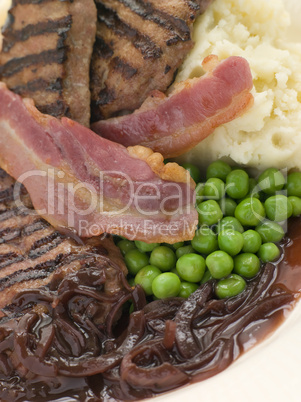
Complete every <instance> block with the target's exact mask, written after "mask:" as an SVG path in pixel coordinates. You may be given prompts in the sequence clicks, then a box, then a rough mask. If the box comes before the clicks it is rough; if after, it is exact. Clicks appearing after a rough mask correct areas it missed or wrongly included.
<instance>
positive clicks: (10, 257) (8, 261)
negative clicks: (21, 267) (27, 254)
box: [0, 252, 24, 269]
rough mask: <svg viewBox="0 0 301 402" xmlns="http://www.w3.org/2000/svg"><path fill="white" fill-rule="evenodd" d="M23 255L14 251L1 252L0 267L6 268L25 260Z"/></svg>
mask: <svg viewBox="0 0 301 402" xmlns="http://www.w3.org/2000/svg"><path fill="white" fill-rule="evenodd" d="M23 259H24V258H23V256H22V255H20V254H17V253H14V252H9V253H6V254H0V269H3V268H6V267H8V266H9V265H12V264H15V263H17V262H20V261H23Z"/></svg>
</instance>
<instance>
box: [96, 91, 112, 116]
mask: <svg viewBox="0 0 301 402" xmlns="http://www.w3.org/2000/svg"><path fill="white" fill-rule="evenodd" d="M114 99H116V94H115V91H114V90H113V89H109V88H104V89H102V90H101V91H100V92H99V98H98V99H97V101H92V107H93V106H102V105H106V104H108V103H110V102H112V101H113V100H114ZM95 112H96V110H95Z"/></svg>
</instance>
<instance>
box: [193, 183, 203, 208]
mask: <svg viewBox="0 0 301 402" xmlns="http://www.w3.org/2000/svg"><path fill="white" fill-rule="evenodd" d="M204 188H205V183H198V184H197V185H196V188H195V195H196V200H195V202H196V204H199V203H200V202H202V201H204V199H205V196H204Z"/></svg>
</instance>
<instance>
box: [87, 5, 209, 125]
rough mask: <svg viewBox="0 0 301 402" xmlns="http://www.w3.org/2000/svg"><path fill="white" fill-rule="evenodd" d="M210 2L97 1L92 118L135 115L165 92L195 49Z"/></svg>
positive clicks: (92, 77)
mask: <svg viewBox="0 0 301 402" xmlns="http://www.w3.org/2000/svg"><path fill="white" fill-rule="evenodd" d="M210 1H211V0H192V1H190V0H189V1H188V0H164V1H158V0H148V1H147V0H96V5H97V10H98V24H97V35H96V41H95V45H94V52H93V57H92V65H91V83H90V86H91V95H92V120H93V121H97V120H101V119H106V118H108V117H111V116H116V115H118V114H120V113H122V112H125V111H133V110H134V109H137V108H138V107H140V106H141V104H142V102H143V101H144V100H145V98H146V97H147V96H148V94H149V92H150V91H152V90H154V89H158V90H160V91H163V92H164V91H165V90H166V89H167V87H168V86H169V85H170V83H171V82H172V80H173V77H174V74H175V72H176V70H177V68H178V67H179V66H180V64H181V63H182V61H183V59H184V57H185V56H186V54H187V53H188V52H189V50H190V49H191V47H192V41H191V30H192V24H193V22H194V20H195V18H196V17H197V16H198V15H199V14H200V13H202V12H204V11H205V9H206V8H207V6H208V4H209V3H210Z"/></svg>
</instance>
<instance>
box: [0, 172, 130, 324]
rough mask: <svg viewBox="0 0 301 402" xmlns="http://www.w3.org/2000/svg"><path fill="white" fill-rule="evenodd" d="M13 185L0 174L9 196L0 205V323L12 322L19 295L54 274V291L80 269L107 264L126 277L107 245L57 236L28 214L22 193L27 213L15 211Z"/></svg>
mask: <svg viewBox="0 0 301 402" xmlns="http://www.w3.org/2000/svg"><path fill="white" fill-rule="evenodd" d="M14 183H15V182H14V180H13V179H11V178H10V177H9V176H8V175H7V174H6V173H5V172H4V171H3V170H2V169H0V188H1V193H2V194H3V196H4V195H5V194H6V195H7V196H8V198H7V199H5V198H4V199H3V202H2V203H1V204H0V273H1V278H0V309H1V311H0V320H1V319H2V316H3V315H7V314H8V315H9V316H10V318H12V314H11V312H10V307H9V306H10V304H11V301H12V298H13V297H14V296H15V295H16V294H17V293H18V292H20V291H22V290H25V289H37V288H40V287H44V286H47V285H49V284H50V281H51V280H52V278H53V275H56V277H55V281H57V282H55V283H56V284H57V286H58V285H59V283H60V282H61V280H62V279H63V278H64V277H65V276H66V275H68V274H69V273H74V272H75V271H77V270H79V269H81V268H84V267H89V266H92V267H95V266H99V267H104V266H105V267H107V268H108V269H111V268H110V267H111V265H110V260H112V261H113V262H114V263H115V264H118V265H120V268H121V269H123V270H124V272H126V269H125V267H124V265H123V263H122V262H121V256H120V255H119V254H118V253H119V252H118V250H117V249H116V248H115V246H114V244H113V243H112V242H111V240H108V239H106V240H104V241H101V240H100V239H99V238H94V239H90V240H87V241H85V242H83V243H82V244H81V245H79V244H78V243H76V242H75V241H74V240H72V239H70V238H68V237H67V236H65V235H64V234H62V233H60V232H58V231H56V230H55V229H54V228H53V227H52V226H51V225H50V224H49V223H47V222H46V221H44V220H43V219H42V218H41V217H39V216H38V215H37V214H36V212H35V211H34V210H32V209H31V208H32V205H31V203H30V199H29V197H28V194H27V192H26V191H25V190H24V191H22V192H21V194H20V197H21V202H22V204H24V203H25V202H26V205H27V207H28V208H26V209H19V208H17V207H16V205H15V201H14V199H12V198H11V197H10V191H6V190H9V189H10V188H12V187H13V186H14ZM6 220H7V221H6ZM114 284H115V285H114ZM52 286H54V285H53V284H52ZM55 286H56V285H55ZM108 286H109V288H110V289H109V290H108V292H109V291H110V292H111V291H112V289H114V286H115V287H116V289H117V290H118V289H119V286H120V284H119V279H118V278H117V277H116V278H115V277H114V278H109V284H108ZM108 308H110V307H108ZM14 317H15V316H14ZM16 317H17V316H16Z"/></svg>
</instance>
